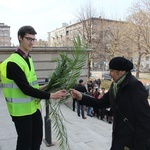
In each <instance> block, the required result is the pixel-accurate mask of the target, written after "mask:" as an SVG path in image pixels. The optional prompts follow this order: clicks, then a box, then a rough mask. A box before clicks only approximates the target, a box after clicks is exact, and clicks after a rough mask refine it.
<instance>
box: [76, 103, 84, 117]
mask: <svg viewBox="0 0 150 150" xmlns="http://www.w3.org/2000/svg"><path fill="white" fill-rule="evenodd" d="M80 111H81V115H82V118H84V117H85V116H84V105H80V103H79V101H77V115H78V116H79V117H80Z"/></svg>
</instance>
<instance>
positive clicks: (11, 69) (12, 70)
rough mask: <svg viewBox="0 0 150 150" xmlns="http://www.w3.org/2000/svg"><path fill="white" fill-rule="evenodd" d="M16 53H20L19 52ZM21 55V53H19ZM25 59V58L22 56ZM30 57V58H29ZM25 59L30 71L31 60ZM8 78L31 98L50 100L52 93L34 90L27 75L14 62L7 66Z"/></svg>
mask: <svg viewBox="0 0 150 150" xmlns="http://www.w3.org/2000/svg"><path fill="white" fill-rule="evenodd" d="M15 53H18V52H17V51H16V52H15ZM18 54H19V53H18ZM19 55H20V56H22V55H21V54H19ZM22 57H23V56H22ZM28 57H30V56H28ZM28 57H27V58H24V57H23V59H25V61H26V62H27V64H28V66H29V69H31V68H30V63H29V58H28ZM7 78H9V79H11V80H14V82H15V83H16V84H17V85H18V87H19V88H20V89H21V91H22V92H23V93H24V94H26V95H29V96H32V97H35V98H38V99H49V97H50V93H48V92H45V91H41V90H39V89H36V88H33V87H32V86H30V84H29V82H28V81H27V78H26V76H25V73H24V72H23V71H22V69H21V68H20V67H19V66H18V65H17V64H16V63H14V62H8V64H7Z"/></svg>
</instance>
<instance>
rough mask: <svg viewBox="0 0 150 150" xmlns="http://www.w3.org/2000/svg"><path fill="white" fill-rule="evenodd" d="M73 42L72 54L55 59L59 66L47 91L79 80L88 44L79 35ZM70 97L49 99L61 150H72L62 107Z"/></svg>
mask: <svg viewBox="0 0 150 150" xmlns="http://www.w3.org/2000/svg"><path fill="white" fill-rule="evenodd" d="M73 44H74V47H73V48H72V49H71V55H68V53H60V58H59V59H58V58H57V59H55V60H54V61H55V62H56V63H57V66H56V68H55V70H54V71H53V72H52V73H51V74H50V76H49V83H48V85H47V87H46V89H45V91H49V92H55V91H58V90H61V89H66V90H69V89H70V88H73V87H74V86H75V85H76V83H77V82H78V79H79V77H80V75H81V71H82V68H83V67H84V66H85V63H86V60H87V51H86V50H87V44H84V43H83V42H82V41H81V39H80V37H79V36H76V37H74V38H73ZM69 97H70V94H69V93H68V94H67V96H66V98H64V99H61V100H60V101H57V102H56V101H53V100H48V105H49V108H50V113H49V117H50V119H51V121H52V124H53V129H54V131H55V133H56V138H57V141H58V144H59V148H60V150H70V147H69V144H68V138H67V131H66V128H65V126H64V124H63V121H64V120H65V119H64V117H63V114H62V112H61V109H60V106H61V104H63V103H64V102H65V101H67V100H68V98H69Z"/></svg>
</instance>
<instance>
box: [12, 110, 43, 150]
mask: <svg viewBox="0 0 150 150" xmlns="http://www.w3.org/2000/svg"><path fill="white" fill-rule="evenodd" d="M12 120H13V122H14V124H15V127H16V131H17V134H18V139H17V146H16V150H40V145H41V143H42V137H43V122H42V116H41V112H40V110H37V111H36V112H35V113H34V114H32V115H28V116H21V117H13V116H12Z"/></svg>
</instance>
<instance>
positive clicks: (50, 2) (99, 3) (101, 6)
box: [0, 0, 138, 45]
mask: <svg viewBox="0 0 150 150" xmlns="http://www.w3.org/2000/svg"><path fill="white" fill-rule="evenodd" d="M134 1H138V0H91V2H92V5H93V6H94V7H95V8H96V9H97V10H98V11H99V12H103V13H104V14H105V16H106V18H112V19H113V18H115V17H117V18H124V17H125V16H126V15H127V11H128V8H129V7H130V6H132V3H133V2H134ZM88 2H89V0H0V18H1V20H0V22H1V23H5V24H6V25H9V26H10V27H11V28H10V31H11V37H12V44H15V45H16V44H18V40H17V31H18V29H19V28H20V27H21V26H23V25H31V26H33V27H34V28H35V29H36V31H37V33H38V34H37V39H43V40H47V32H50V31H52V30H55V29H56V28H60V27H61V26H62V23H63V22H66V23H70V22H72V23H73V22H74V21H75V20H76V19H77V18H76V17H75V13H74V12H75V10H76V9H80V6H82V5H84V4H87V3H88Z"/></svg>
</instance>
